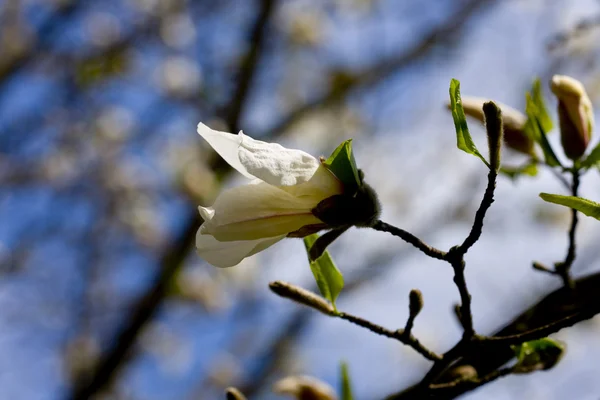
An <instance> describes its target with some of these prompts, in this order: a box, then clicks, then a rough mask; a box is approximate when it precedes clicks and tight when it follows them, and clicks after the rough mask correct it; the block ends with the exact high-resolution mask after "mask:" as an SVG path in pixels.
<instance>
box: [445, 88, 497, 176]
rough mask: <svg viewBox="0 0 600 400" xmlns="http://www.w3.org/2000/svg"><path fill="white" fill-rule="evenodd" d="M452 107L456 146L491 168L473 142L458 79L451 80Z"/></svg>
mask: <svg viewBox="0 0 600 400" xmlns="http://www.w3.org/2000/svg"><path fill="white" fill-rule="evenodd" d="M450 109H451V111H452V118H453V119H454V128H455V129H456V147H458V148H459V149H460V150H462V151H464V152H466V153H469V154H473V155H474V156H477V157H479V158H480V159H481V161H483V163H484V164H485V165H487V167H488V168H489V167H490V164H489V163H488V162H487V160H486V159H485V158H484V157H483V156H482V155H481V153H480V152H479V150H477V146H475V142H473V139H472V138H471V134H470V133H469V127H468V126H467V119H466V118H465V110H464V109H463V106H462V100H461V98H460V82H459V81H458V80H456V79H452V80H451V81H450Z"/></svg>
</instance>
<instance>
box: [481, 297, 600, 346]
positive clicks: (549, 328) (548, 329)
mask: <svg viewBox="0 0 600 400" xmlns="http://www.w3.org/2000/svg"><path fill="white" fill-rule="evenodd" d="M599 313H600V305H597V304H595V305H593V306H591V307H590V308H588V309H585V310H582V311H579V312H577V313H575V314H572V315H569V316H568V317H564V318H562V319H559V320H558V321H553V322H551V323H549V324H547V325H544V326H542V327H539V328H536V329H532V330H529V331H527V332H523V333H518V334H515V335H509V336H492V337H484V338H481V339H479V340H480V343H481V344H482V345H502V346H507V345H508V346H510V345H518V344H521V343H525V342H528V341H530V340H537V339H541V338H545V337H546V336H548V335H551V334H553V333H556V332H558V331H560V330H561V329H564V328H568V327H571V326H573V325H575V324H577V323H579V322H581V321H585V320H588V319H590V318H593V317H594V316H595V315H596V314H599Z"/></svg>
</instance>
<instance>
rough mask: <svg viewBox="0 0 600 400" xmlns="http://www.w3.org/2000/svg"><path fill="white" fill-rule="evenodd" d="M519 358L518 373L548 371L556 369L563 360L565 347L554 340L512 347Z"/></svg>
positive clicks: (533, 341)
mask: <svg viewBox="0 0 600 400" xmlns="http://www.w3.org/2000/svg"><path fill="white" fill-rule="evenodd" d="M511 347H512V349H513V351H514V352H515V357H517V364H516V365H515V372H516V373H519V372H521V373H527V372H531V371H535V370H546V369H550V368H552V367H554V366H555V365H556V364H557V363H558V362H559V361H560V359H561V358H562V355H563V354H564V352H565V346H564V345H563V344H562V343H561V342H559V341H557V340H554V339H550V338H543V339H538V340H532V341H530V342H525V343H522V344H520V345H518V346H511Z"/></svg>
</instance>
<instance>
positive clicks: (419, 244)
mask: <svg viewBox="0 0 600 400" xmlns="http://www.w3.org/2000/svg"><path fill="white" fill-rule="evenodd" d="M373 229H375V230H376V231H381V232H387V233H391V234H392V235H394V236H397V237H399V238H400V239H402V240H404V241H405V242H407V243H410V244H412V245H413V246H415V247H416V248H417V249H419V250H421V251H422V252H423V253H425V254H426V255H428V256H429V257H432V258H436V259H438V260H445V259H446V252H445V251H442V250H439V249H436V248H435V247H432V246H429V245H428V244H427V243H425V242H423V241H422V240H421V239H419V238H418V237H416V236H415V235H413V234H412V233H410V232H407V231H405V230H404V229H400V228H397V227H395V226H393V225H390V224H387V223H385V222H383V221H381V220H380V221H377V222H376V223H375V225H373Z"/></svg>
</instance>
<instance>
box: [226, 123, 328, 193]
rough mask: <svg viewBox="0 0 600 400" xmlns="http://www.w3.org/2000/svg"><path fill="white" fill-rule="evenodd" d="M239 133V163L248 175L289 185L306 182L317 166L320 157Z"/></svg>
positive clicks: (272, 182)
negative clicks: (240, 141) (240, 138)
mask: <svg viewBox="0 0 600 400" xmlns="http://www.w3.org/2000/svg"><path fill="white" fill-rule="evenodd" d="M240 136H241V137H242V143H241V146H240V149H239V151H238V156H239V159H240V162H241V163H242V165H244V167H246V170H247V171H248V172H249V173H250V174H252V175H254V176H255V177H257V178H258V179H261V180H262V181H264V182H267V183H268V184H270V185H275V186H292V185H297V184H300V183H303V182H307V181H308V180H309V179H310V178H311V177H312V176H313V175H314V173H315V171H316V170H317V168H318V167H319V165H320V163H319V160H317V159H316V158H315V157H313V156H311V155H310V154H308V153H305V152H303V151H302V150H294V149H287V148H285V147H283V146H281V145H279V144H277V143H266V142H262V141H260V140H255V139H252V138H251V137H249V136H246V135H244V134H243V133H242V132H240Z"/></svg>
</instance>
